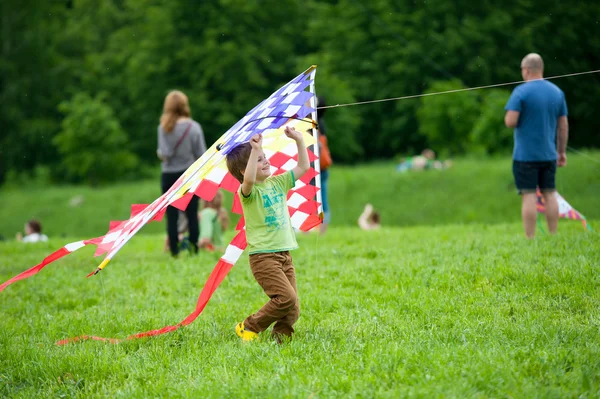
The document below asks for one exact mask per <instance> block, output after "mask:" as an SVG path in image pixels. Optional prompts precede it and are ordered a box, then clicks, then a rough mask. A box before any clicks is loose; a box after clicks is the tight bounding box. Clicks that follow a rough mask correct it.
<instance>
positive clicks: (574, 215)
mask: <svg viewBox="0 0 600 399" xmlns="http://www.w3.org/2000/svg"><path fill="white" fill-rule="evenodd" d="M536 194H537V203H536V207H537V211H538V213H545V212H546V204H545V200H544V196H543V195H542V193H541V191H540V190H539V189H537V191H536ZM554 195H555V196H556V200H557V202H558V217H561V218H564V219H571V220H581V223H582V224H583V227H584V228H587V229H588V230H591V227H590V226H589V225H588V224H587V220H586V219H585V216H583V215H582V214H581V213H579V212H577V211H576V210H575V208H573V207H572V206H571V204H569V203H568V202H567V201H566V200H565V199H564V198H563V197H562V196H561V195H560V194H559V193H558V191H555V192H554Z"/></svg>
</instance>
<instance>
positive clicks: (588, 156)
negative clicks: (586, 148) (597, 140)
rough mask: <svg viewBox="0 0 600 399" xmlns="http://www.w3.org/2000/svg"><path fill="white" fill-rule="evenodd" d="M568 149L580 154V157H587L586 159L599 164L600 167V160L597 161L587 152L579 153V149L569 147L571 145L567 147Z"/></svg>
mask: <svg viewBox="0 0 600 399" xmlns="http://www.w3.org/2000/svg"><path fill="white" fill-rule="evenodd" d="M567 148H568V149H569V150H571V151H575V152H576V153H578V154H580V155H583V156H584V157H586V158H587V159H589V160H590V161H593V162H595V163H597V164H599V165H600V160H598V159H596V158H594V157H592V156H590V155H588V154H586V153H585V152H583V151H579V150H578V149H576V148H573V147H571V146H569V145H568V146H567Z"/></svg>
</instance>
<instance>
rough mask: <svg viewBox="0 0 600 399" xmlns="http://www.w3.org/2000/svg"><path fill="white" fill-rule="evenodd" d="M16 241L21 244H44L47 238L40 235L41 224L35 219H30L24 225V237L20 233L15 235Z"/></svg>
mask: <svg viewBox="0 0 600 399" xmlns="http://www.w3.org/2000/svg"><path fill="white" fill-rule="evenodd" d="M16 239H17V241H21V242H46V241H48V237H47V236H46V235H45V234H42V224H41V223H40V222H39V221H37V220H36V219H31V220H30V221H28V222H27V223H25V237H23V234H22V233H21V232H19V233H17V236H16Z"/></svg>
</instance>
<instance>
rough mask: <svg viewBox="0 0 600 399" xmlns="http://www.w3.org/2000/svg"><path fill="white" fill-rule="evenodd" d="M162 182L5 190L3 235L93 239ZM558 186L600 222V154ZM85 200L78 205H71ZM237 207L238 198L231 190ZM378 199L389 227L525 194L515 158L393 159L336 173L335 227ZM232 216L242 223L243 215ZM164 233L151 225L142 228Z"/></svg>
mask: <svg viewBox="0 0 600 399" xmlns="http://www.w3.org/2000/svg"><path fill="white" fill-rule="evenodd" d="M156 176H157V177H156V179H154V180H144V181H140V182H137V183H120V184H116V185H112V186H108V187H103V188H98V189H93V188H90V187H85V186H75V187H50V188H48V187H36V186H25V187H24V188H21V189H3V190H0V203H1V204H2V206H1V207H0V235H3V236H4V237H6V238H9V239H12V238H13V237H14V235H15V233H16V232H17V231H20V230H22V229H23V224H24V223H25V221H27V220H28V219H30V218H31V217H37V218H39V219H40V220H41V221H42V223H43V225H44V229H45V231H46V232H47V234H48V236H50V237H51V238H52V237H57V238H59V239H60V241H62V238H61V237H64V236H77V237H82V238H93V237H98V236H100V235H103V234H104V233H106V231H107V230H108V223H109V221H111V220H122V219H127V218H128V217H129V210H130V205H131V204H139V203H141V204H144V203H145V204H147V203H150V202H152V201H154V200H155V199H156V198H157V197H158V196H159V195H160V187H159V177H158V176H159V173H158V172H157V175H156ZM557 188H558V191H559V192H560V193H561V194H562V195H563V196H564V197H565V198H566V200H567V201H569V203H571V205H573V206H574V207H575V209H577V210H579V211H580V212H582V213H583V214H584V215H585V216H586V217H587V218H588V219H600V206H598V204H600V200H599V198H600V152H598V151H597V152H590V153H587V154H586V155H585V156H582V155H579V154H569V165H568V167H566V168H561V169H559V171H558V176H557ZM75 197H81V199H82V200H83V202H82V203H81V205H79V206H75V207H72V206H70V205H69V202H70V201H71V200H72V199H73V198H75ZM226 199H227V204H228V205H227V206H228V209H230V208H231V205H230V204H231V196H230V195H227V196H226ZM367 202H371V203H373V205H374V206H375V208H376V209H378V210H379V211H380V213H381V217H382V221H383V223H384V224H385V225H387V226H416V225H441V224H448V223H452V224H461V223H506V222H513V221H519V218H520V208H519V206H520V205H519V204H520V198H519V196H518V195H516V191H515V188H514V184H513V178H512V172H511V161H510V159H509V158H500V159H488V160H474V159H459V160H456V161H455V166H454V167H452V168H451V169H448V170H444V171H427V172H421V173H404V174H403V173H397V172H396V171H395V165H394V164H393V163H389V162H387V163H380V164H372V165H361V166H359V167H350V166H343V167H342V166H336V167H334V168H333V169H332V170H331V173H330V205H331V208H332V210H333V219H332V224H333V225H334V226H356V220H357V219H358V216H359V215H360V214H361V212H362V210H363V207H364V204H365V203H367ZM233 221H234V222H236V221H237V217H236V215H234V217H233ZM163 231H164V226H163V225H162V224H160V223H150V224H149V225H148V226H146V227H145V228H144V229H143V230H142V233H146V234H154V233H159V232H163Z"/></svg>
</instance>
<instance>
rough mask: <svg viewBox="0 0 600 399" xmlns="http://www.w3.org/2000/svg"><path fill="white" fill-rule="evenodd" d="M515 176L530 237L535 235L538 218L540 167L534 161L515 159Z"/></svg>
mask: <svg viewBox="0 0 600 399" xmlns="http://www.w3.org/2000/svg"><path fill="white" fill-rule="evenodd" d="M513 176H514V178H515V185H516V186H517V190H519V194H521V201H522V203H521V218H522V220H523V227H524V228H525V236H526V237H527V238H529V239H531V238H533V237H534V236H535V223H536V218H537V208H536V202H537V196H536V188H537V185H538V167H537V164H536V163H534V162H521V161H513Z"/></svg>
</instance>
